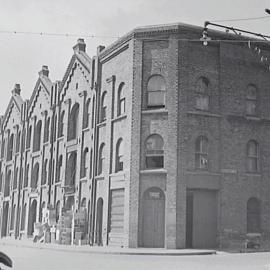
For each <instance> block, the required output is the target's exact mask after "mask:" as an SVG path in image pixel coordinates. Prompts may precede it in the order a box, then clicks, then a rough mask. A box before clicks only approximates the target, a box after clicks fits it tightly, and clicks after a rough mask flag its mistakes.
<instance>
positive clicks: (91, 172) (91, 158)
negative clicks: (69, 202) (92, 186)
mask: <svg viewBox="0 0 270 270" xmlns="http://www.w3.org/2000/svg"><path fill="white" fill-rule="evenodd" d="M89 166H90V172H89V174H90V179H91V178H92V174H93V149H91V151H90V165H89Z"/></svg>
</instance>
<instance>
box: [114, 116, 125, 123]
mask: <svg viewBox="0 0 270 270" xmlns="http://www.w3.org/2000/svg"><path fill="white" fill-rule="evenodd" d="M126 118H127V115H126V114H123V115H119V116H117V117H116V118H114V119H112V122H117V121H121V120H123V119H126Z"/></svg>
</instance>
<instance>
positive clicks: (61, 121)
mask: <svg viewBox="0 0 270 270" xmlns="http://www.w3.org/2000/svg"><path fill="white" fill-rule="evenodd" d="M64 117H65V111H62V112H61V115H60V125H59V130H58V137H62V136H64Z"/></svg>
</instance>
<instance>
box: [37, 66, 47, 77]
mask: <svg viewBox="0 0 270 270" xmlns="http://www.w3.org/2000/svg"><path fill="white" fill-rule="evenodd" d="M38 74H39V76H41V75H43V76H45V77H49V69H48V66H42V69H41V71H40V72H39V73H38Z"/></svg>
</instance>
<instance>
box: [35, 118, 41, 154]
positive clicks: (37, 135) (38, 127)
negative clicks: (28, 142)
mask: <svg viewBox="0 0 270 270" xmlns="http://www.w3.org/2000/svg"><path fill="white" fill-rule="evenodd" d="M41 127H42V122H41V120H39V121H38V122H37V125H36V127H35V134H34V147H33V148H34V149H33V151H34V152H35V151H39V150H40V142H41Z"/></svg>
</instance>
